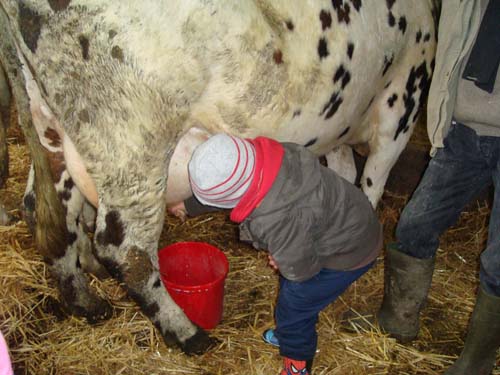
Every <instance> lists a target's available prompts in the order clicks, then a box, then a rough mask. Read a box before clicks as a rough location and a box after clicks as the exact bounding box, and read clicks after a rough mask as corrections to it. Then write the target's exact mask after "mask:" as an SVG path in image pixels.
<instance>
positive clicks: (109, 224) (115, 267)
mask: <svg viewBox="0 0 500 375" xmlns="http://www.w3.org/2000/svg"><path fill="white" fill-rule="evenodd" d="M160 204H161V203H159V202H155V203H154V205H160ZM140 211H141V212H142V213H143V215H144V216H143V217H142V218H141V217H139V212H138V210H137V207H131V208H126V209H125V208H124V209H118V208H108V207H106V204H105V203H104V202H102V201H100V202H99V209H98V213H97V220H96V235H95V242H96V250H97V256H98V258H99V260H100V261H101V263H103V264H104V265H105V266H106V268H107V269H108V271H109V273H110V274H111V275H112V276H113V277H115V278H116V279H117V280H119V281H120V282H123V283H124V285H125V287H126V289H127V292H128V294H129V296H131V297H132V298H133V299H134V300H135V301H136V302H137V304H138V305H139V306H140V308H141V310H142V311H143V313H144V314H145V315H146V316H147V317H148V318H149V319H150V320H151V321H152V322H153V324H154V325H155V326H156V328H157V329H158V330H159V331H160V333H161V334H162V336H163V338H164V340H165V342H166V343H167V345H172V344H176V345H178V346H179V347H180V348H181V349H182V350H183V351H184V352H185V353H187V354H201V353H203V352H204V351H206V350H208V349H209V348H210V347H211V346H212V345H213V344H214V343H215V341H214V339H212V338H211V337H209V336H208V334H207V333H206V332H205V331H204V330H203V329H201V328H200V327H198V326H196V325H195V324H193V323H192V322H191V321H190V320H189V319H188V318H187V316H186V315H185V314H184V312H183V311H182V309H181V308H180V307H179V306H178V305H177V304H176V303H175V302H174V301H173V300H172V298H171V297H170V295H169V294H168V292H167V290H166V289H165V287H164V286H163V283H162V281H161V278H160V273H159V270H158V260H157V255H156V253H157V244H158V239H159V236H160V233H161V228H162V224H163V218H164V216H163V215H164V213H165V210H164V208H163V209H162V208H160V207H158V206H157V207H147V206H145V205H141V210H140Z"/></svg>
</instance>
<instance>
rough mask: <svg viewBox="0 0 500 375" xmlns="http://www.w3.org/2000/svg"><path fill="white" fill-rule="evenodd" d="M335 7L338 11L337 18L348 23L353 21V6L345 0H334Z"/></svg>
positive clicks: (340, 21)
mask: <svg viewBox="0 0 500 375" xmlns="http://www.w3.org/2000/svg"><path fill="white" fill-rule="evenodd" d="M332 6H333V9H335V11H336V12H337V20H338V21H339V23H342V22H345V24H346V25H348V24H349V23H350V22H351V17H350V13H351V7H350V6H349V4H348V3H347V2H346V3H344V0H332Z"/></svg>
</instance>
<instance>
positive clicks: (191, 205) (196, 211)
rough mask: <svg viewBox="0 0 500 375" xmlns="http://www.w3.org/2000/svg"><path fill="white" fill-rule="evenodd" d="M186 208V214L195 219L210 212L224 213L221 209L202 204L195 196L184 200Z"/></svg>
mask: <svg viewBox="0 0 500 375" xmlns="http://www.w3.org/2000/svg"><path fill="white" fill-rule="evenodd" d="M184 207H186V212H187V215H188V216H189V217H195V216H199V215H203V214H207V213H209V212H218V211H222V209H221V208H217V207H213V206H206V205H203V204H201V203H200V201H198V199H196V197H195V196H194V195H192V196H191V197H189V198H187V199H186V200H184Z"/></svg>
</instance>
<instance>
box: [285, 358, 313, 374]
mask: <svg viewBox="0 0 500 375" xmlns="http://www.w3.org/2000/svg"><path fill="white" fill-rule="evenodd" d="M306 366H307V365H306V361H297V360H295V359H291V358H287V357H283V370H281V373H280V375H309V371H307V367H306Z"/></svg>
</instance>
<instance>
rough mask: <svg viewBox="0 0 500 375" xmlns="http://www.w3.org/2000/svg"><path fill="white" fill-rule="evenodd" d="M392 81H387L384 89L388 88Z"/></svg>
mask: <svg viewBox="0 0 500 375" xmlns="http://www.w3.org/2000/svg"><path fill="white" fill-rule="evenodd" d="M391 83H392V81H389V82H387V83H386V84H385V86H384V89H386V88H388V87H389V86H390V85H391Z"/></svg>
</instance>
